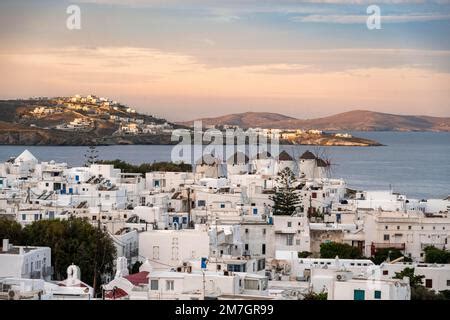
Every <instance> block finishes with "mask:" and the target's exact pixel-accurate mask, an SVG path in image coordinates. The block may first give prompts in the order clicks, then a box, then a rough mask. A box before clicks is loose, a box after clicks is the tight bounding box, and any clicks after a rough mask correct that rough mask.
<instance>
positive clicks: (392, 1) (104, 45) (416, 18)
mask: <svg viewBox="0 0 450 320" xmlns="http://www.w3.org/2000/svg"><path fill="white" fill-rule="evenodd" d="M374 2H375V1H371V0H303V1H299V0H274V1H269V0H222V1H219V0H129V1H126V0H124V1H119V0H97V1H95V0H83V1H70V2H69V1H65V0H38V1H23V0H14V1H13V0H2V1H1V2H0V74H1V75H2V76H1V77H0V99H14V98H26V97H31V96H69V95H75V94H82V95H88V94H95V95H98V96H102V97H108V98H110V99H112V100H117V101H120V102H122V103H124V104H127V105H129V106H132V107H135V108H136V109H137V110H139V111H141V112H145V113H148V114H154V115H157V116H160V117H164V118H167V119H169V120H171V121H183V120H191V119H194V118H199V117H210V116H219V115H224V114H230V113H238V112H246V111H261V112H276V113H282V114H285V115H289V116H293V117H297V118H315V117H322V116H328V115H332V114H336V113H340V112H345V111H350V110H356V109H358V110H362V109H364V110H372V111H379V112H388V113H396V114H417V115H432V116H447V117H450V37H449V31H450V0H432V1H426V0H378V1H376V2H375V3H376V4H377V5H378V6H379V8H380V12H381V28H380V29H373V30H371V29H369V28H368V27H367V25H366V21H367V18H368V17H369V15H370V14H368V13H367V8H368V7H369V6H370V5H372V4H374ZM73 4H75V5H77V6H78V7H79V8H80V21H81V25H80V26H81V28H80V29H79V30H70V29H68V28H67V26H66V22H67V19H68V18H69V16H70V14H68V13H67V12H66V10H67V7H68V6H69V5H73Z"/></svg>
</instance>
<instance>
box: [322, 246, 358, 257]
mask: <svg viewBox="0 0 450 320" xmlns="http://www.w3.org/2000/svg"><path fill="white" fill-rule="evenodd" d="M336 256H338V257H339V258H341V259H361V258H362V256H361V252H360V251H359V249H358V248H356V247H352V246H351V245H348V244H346V243H338V242H324V243H322V244H321V245H320V257H321V258H325V259H332V258H335V257H336Z"/></svg>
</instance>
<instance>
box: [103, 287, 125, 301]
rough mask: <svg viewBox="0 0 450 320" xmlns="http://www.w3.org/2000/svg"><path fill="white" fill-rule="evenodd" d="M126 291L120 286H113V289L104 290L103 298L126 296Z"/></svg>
mask: <svg viewBox="0 0 450 320" xmlns="http://www.w3.org/2000/svg"><path fill="white" fill-rule="evenodd" d="M127 295H128V293H126V291H125V290H123V289H121V288H114V289H113V290H109V291H106V293H105V298H107V299H113V300H115V299H120V298H123V297H126V296H127Z"/></svg>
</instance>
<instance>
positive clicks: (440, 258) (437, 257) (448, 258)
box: [423, 246, 450, 264]
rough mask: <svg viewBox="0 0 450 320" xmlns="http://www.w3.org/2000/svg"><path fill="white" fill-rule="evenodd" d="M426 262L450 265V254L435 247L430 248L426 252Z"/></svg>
mask: <svg viewBox="0 0 450 320" xmlns="http://www.w3.org/2000/svg"><path fill="white" fill-rule="evenodd" d="M423 251H424V252H425V262H427V263H443V264H445V263H450V252H449V251H446V250H440V249H438V248H436V247H433V246H428V247H426V248H425V249H424V250H423Z"/></svg>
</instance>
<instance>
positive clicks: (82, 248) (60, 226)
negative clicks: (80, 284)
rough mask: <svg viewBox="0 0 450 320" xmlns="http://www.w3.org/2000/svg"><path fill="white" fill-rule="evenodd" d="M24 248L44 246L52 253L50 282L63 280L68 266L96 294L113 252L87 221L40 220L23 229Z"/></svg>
mask: <svg viewBox="0 0 450 320" xmlns="http://www.w3.org/2000/svg"><path fill="white" fill-rule="evenodd" d="M23 231H24V239H25V244H26V245H33V246H47V247H50V248H51V250H52V264H53V267H54V270H55V273H54V278H55V279H56V280H62V279H65V278H66V270H67V267H68V266H69V265H71V264H72V263H74V264H76V265H78V266H79V267H80V269H81V280H82V281H84V282H86V283H87V284H89V285H91V286H93V287H94V289H95V290H96V291H98V290H99V288H100V284H101V276H102V275H104V274H111V273H112V268H113V262H114V259H115V257H116V248H115V246H114V243H113V241H112V239H111V238H110V237H109V235H108V233H107V232H105V231H103V230H101V229H98V228H95V227H94V226H92V225H91V224H90V223H89V222H88V221H87V220H84V219H79V218H72V219H69V220H40V221H36V222H34V223H32V224H31V225H28V226H26V227H25V228H24V230H23Z"/></svg>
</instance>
